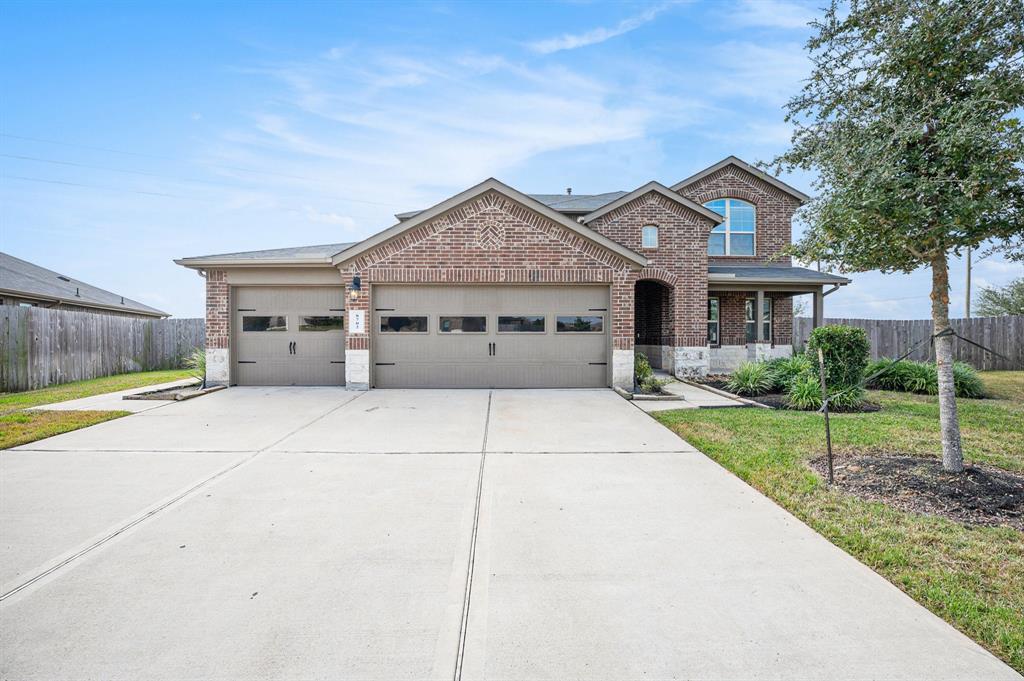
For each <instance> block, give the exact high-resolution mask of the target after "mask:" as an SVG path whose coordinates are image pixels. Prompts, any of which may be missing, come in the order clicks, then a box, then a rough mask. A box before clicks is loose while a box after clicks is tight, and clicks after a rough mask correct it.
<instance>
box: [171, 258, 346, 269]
mask: <svg viewBox="0 0 1024 681" xmlns="http://www.w3.org/2000/svg"><path fill="white" fill-rule="evenodd" d="M174 264H176V265H181V266H182V267H188V268H191V269H207V268H210V267H319V266H321V265H328V266H331V265H332V263H331V259H330V258H303V259H300V260H295V259H292V260H288V259H283V258H275V259H267V258H260V259H255V258H254V259H251V260H206V259H204V258H179V259H177V260H175V261H174Z"/></svg>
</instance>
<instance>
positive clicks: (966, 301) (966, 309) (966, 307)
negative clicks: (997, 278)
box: [964, 246, 971, 319]
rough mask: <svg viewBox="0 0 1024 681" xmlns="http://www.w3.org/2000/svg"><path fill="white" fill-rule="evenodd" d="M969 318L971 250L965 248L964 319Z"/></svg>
mask: <svg viewBox="0 0 1024 681" xmlns="http://www.w3.org/2000/svg"><path fill="white" fill-rule="evenodd" d="M970 318H971V248H970V247H969V246H968V247H967V296H966V297H965V298H964V319H970Z"/></svg>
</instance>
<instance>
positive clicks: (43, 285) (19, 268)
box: [0, 252, 171, 317]
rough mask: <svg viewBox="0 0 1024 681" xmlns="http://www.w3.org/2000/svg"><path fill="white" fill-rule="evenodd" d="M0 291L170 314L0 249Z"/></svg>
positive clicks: (142, 311) (114, 308) (45, 298)
mask: <svg viewBox="0 0 1024 681" xmlns="http://www.w3.org/2000/svg"><path fill="white" fill-rule="evenodd" d="M0 291H4V292H7V293H9V294H11V295H19V294H20V295H23V297H25V298H38V299H43V300H47V301H53V302H54V303H64V304H67V305H78V306H81V307H94V308H97V309H101V310H115V311H118V312H131V313H133V314H139V315H146V316H149V317H170V316H171V315H170V314H168V313H167V312H164V311H163V310H158V309H156V308H155V307H150V306H149V305H143V304H142V303H140V302H138V301H135V300H132V299H130V298H125V297H124V296H122V295H120V294H118V293H113V292H111V291H107V290H106V289H102V288H99V287H98V286H93V285H92V284H87V283H85V282H84V281H80V280H78V279H75V278H73V277H69V276H66V275H63V274H59V273H57V272H54V271H53V270H48V269H46V268H45V267H40V266H39V265H36V264H35V263H31V262H29V261H27V260H22V259H21V258H15V257H14V256H13V255H9V254H7V253H3V252H0Z"/></svg>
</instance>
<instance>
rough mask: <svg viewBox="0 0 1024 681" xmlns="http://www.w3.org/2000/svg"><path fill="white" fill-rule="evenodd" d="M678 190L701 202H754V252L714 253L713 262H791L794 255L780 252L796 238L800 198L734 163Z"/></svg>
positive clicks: (739, 263)
mask: <svg viewBox="0 0 1024 681" xmlns="http://www.w3.org/2000/svg"><path fill="white" fill-rule="evenodd" d="M679 193H680V194H682V195H683V196H685V197H686V198H688V199H690V200H691V201H695V202H697V203H700V204H704V203H707V202H708V201H714V200H715V199H724V198H734V199H742V200H744V201H747V202H748V203H752V204H754V211H755V223H754V229H755V230H756V231H755V237H754V255H753V256H749V257H748V256H733V255H729V256H712V257H710V258H709V261H710V264H712V265H741V264H755V263H767V262H771V263H776V264H777V263H784V264H787V265H788V264H791V262H792V259H791V258H790V257H789V256H783V255H780V252H781V251H782V249H783V248H785V247H786V246H788V245H789V244H790V243H791V242H792V238H793V213H795V212H796V209H797V208H799V207H800V202H799V201H798V200H797V199H796V198H794V197H793V196H790V195H789V194H787V193H786V192H784V191H782V190H780V189H778V188H777V187H774V186H772V185H770V184H768V183H767V182H765V181H764V180H762V179H760V178H758V177H755V176H754V175H751V174H750V173H748V172H746V171H744V170H742V169H740V168H737V167H736V166H731V165H730V166H726V167H724V168H722V169H720V170H718V171H716V172H714V173H711V174H710V175H708V176H706V177H703V178H701V179H700V180H697V181H696V182H694V183H693V184H690V185H687V186H685V187H682V188H680V189H679Z"/></svg>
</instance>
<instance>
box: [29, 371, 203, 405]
mask: <svg viewBox="0 0 1024 681" xmlns="http://www.w3.org/2000/svg"><path fill="white" fill-rule="evenodd" d="M193 383H196V380H195V379H194V378H185V379H182V380H180V381H170V382H169V383H157V384H155V385H146V386H142V387H141V388H130V389H128V390H118V391H117V392H113V393H104V394H102V395H93V396H91V397H82V398H79V399H77V400H65V401H64V402H54V403H53V404H41V405H39V406H38V407H32V409H42V410H44V411H79V410H81V411H90V410H97V411H130V412H136V413H137V412H140V411H149V410H150V409H156V408H157V407H163V406H166V405H167V404H169V402H170V401H169V400H166V401H165V400H126V399H124V396H125V395H138V394H139V393H144V392H149V391H151V390H163V389H164V388H177V387H179V386H183V385H191V384H193Z"/></svg>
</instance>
